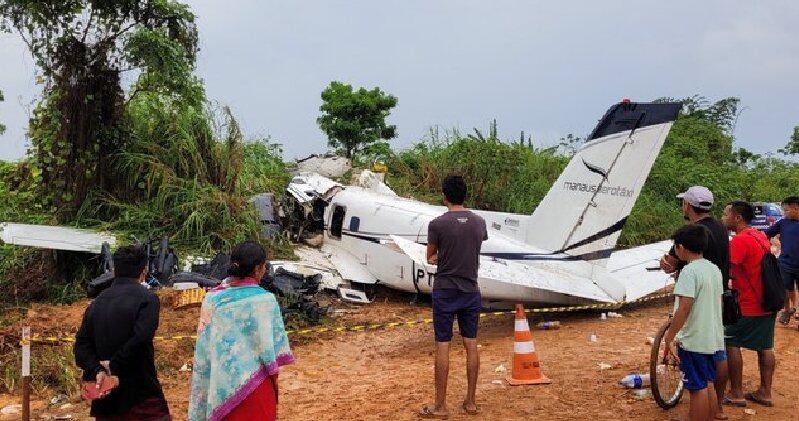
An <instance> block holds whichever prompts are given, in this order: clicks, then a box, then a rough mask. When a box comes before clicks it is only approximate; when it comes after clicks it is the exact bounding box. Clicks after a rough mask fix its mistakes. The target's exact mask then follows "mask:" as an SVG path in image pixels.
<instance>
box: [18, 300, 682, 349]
mask: <svg viewBox="0 0 799 421" xmlns="http://www.w3.org/2000/svg"><path fill="white" fill-rule="evenodd" d="M670 296H671V294H659V295H654V296H650V297H645V298H639V299H637V300H634V301H626V302H622V303H607V304H589V305H581V306H571V307H548V308H528V309H525V310H524V311H525V312H526V313H568V312H575V311H581V310H596V309H606V308H617V309H620V308H623V307H625V306H627V305H630V304H637V303H643V302H647V301H652V300H657V299H660V298H665V297H670ZM507 314H515V311H514V310H508V311H492V312H488V313H481V314H480V317H481V318H485V317H489V316H502V315H507ZM430 323H433V319H430V318H428V319H421V320H409V321H407V322H390V323H377V324H368V325H358V326H337V327H334V328H331V327H320V328H317V329H302V330H287V331H286V334H288V335H310V334H314V333H316V334H318V333H328V332H334V333H341V332H363V331H377V330H382V329H390V328H396V327H400V326H406V327H412V326H416V325H418V324H430ZM153 339H154V340H155V341H158V342H165V341H180V340H186V339H192V340H196V339H197V335H177V336H155V337H153ZM24 342H25V341H20V345H24ZM64 342H69V343H71V342H75V337H74V336H61V337H56V336H47V337H37V336H34V337H32V338H31V339H30V343H40V344H61V343H64Z"/></svg>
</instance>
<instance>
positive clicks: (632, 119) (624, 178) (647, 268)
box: [284, 100, 681, 304]
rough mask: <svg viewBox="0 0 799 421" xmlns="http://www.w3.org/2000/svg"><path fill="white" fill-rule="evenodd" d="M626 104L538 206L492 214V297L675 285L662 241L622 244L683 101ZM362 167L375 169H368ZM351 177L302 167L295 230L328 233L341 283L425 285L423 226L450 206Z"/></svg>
mask: <svg viewBox="0 0 799 421" xmlns="http://www.w3.org/2000/svg"><path fill="white" fill-rule="evenodd" d="M680 107H681V106H680V105H679V104H674V103H657V104H655V103H631V102H629V101H626V100H625V101H623V102H622V103H619V104H616V105H614V106H612V107H611V108H610V110H608V112H607V113H606V114H605V116H604V117H603V118H602V119H601V120H600V121H599V124H598V125H597V127H596V128H595V129H594V130H593V132H592V133H591V135H590V136H589V137H588V139H587V143H586V144H585V146H584V147H583V148H582V149H581V150H580V151H579V152H578V153H577V154H575V155H574V157H573V158H572V160H571V161H570V162H569V164H568V166H567V167H566V169H565V170H564V171H563V173H562V174H561V175H560V177H559V178H558V180H557V181H556V182H555V184H554V185H553V186H552V188H551V189H550V191H549V193H547V195H546V196H545V197H544V199H543V200H542V201H541V203H540V204H539V205H538V207H537V208H536V209H535V211H534V212H533V214H532V215H517V214H511V213H501V212H486V211H476V213H478V214H479V215H481V216H482V217H483V218H485V220H486V223H487V225H488V233H489V239H488V240H487V241H485V242H484V243H483V248H482V253H481V254H482V255H481V257H480V269H479V279H478V283H479V285H480V290H481V292H482V296H483V299H484V300H485V301H487V302H489V303H490V302H525V303H531V304H545V303H546V304H583V303H590V302H622V301H631V300H634V299H637V298H640V297H642V296H645V295H647V294H649V293H652V292H654V291H657V290H659V289H662V288H664V287H665V286H667V285H668V284H669V283H670V282H671V279H670V277H669V276H667V275H665V274H664V273H663V272H660V271H659V270H657V266H658V264H657V262H658V259H659V258H660V257H661V256H662V255H663V254H664V253H665V252H666V251H667V250H668V248H669V242H668V241H664V242H660V243H656V244H650V245H647V246H642V247H637V248H633V249H627V250H618V251H616V250H614V248H615V245H616V241H617V239H618V238H619V235H620V233H621V230H622V227H624V224H625V222H626V220H627V217H628V215H629V214H630V211H631V210H632V208H633V205H634V204H635V201H636V199H637V198H638V195H639V193H640V191H641V188H642V187H643V186H644V182H645V181H646V178H647V176H648V174H649V171H650V169H651V168H652V165H653V163H654V161H655V158H656V157H657V156H658V154H659V152H660V149H661V147H662V146H663V143H664V141H665V139H666V136H667V135H668V133H669V130H670V128H671V125H672V123H673V122H674V120H675V119H676V117H677V114H678V113H679V110H680ZM365 175H366V176H369V175H371V173H366V174H365ZM366 181H367V183H364V182H361V183H359V184H360V186H343V185H341V184H338V183H336V182H334V181H332V180H330V179H328V178H325V177H322V176H319V175H317V174H300V176H298V177H295V178H294V179H293V180H292V181H291V183H290V184H289V186H288V188H287V193H288V194H287V195H286V198H285V199H284V200H285V203H284V212H286V215H285V216H286V217H287V219H288V221H289V225H290V226H289V227H288V228H290V229H292V230H293V231H294V232H296V233H297V234H298V236H299V235H302V234H308V233H316V234H319V233H323V237H322V239H323V246H322V250H323V251H324V252H326V253H327V254H328V255H329V259H330V262H331V263H332V265H333V266H334V267H335V268H336V270H337V271H338V272H339V274H340V275H341V277H342V278H343V279H344V280H347V281H349V282H351V283H358V284H377V283H380V284H382V285H386V286H388V287H391V288H395V289H399V290H403V291H409V292H416V293H429V292H430V291H431V289H432V284H433V276H432V275H433V274H434V273H435V272H436V268H435V266H432V265H429V264H428V263H427V262H426V258H425V256H426V254H425V253H426V243H427V224H428V223H429V222H430V221H431V220H432V219H433V218H435V217H437V216H439V215H441V214H442V213H444V212H446V208H445V207H443V206H433V205H429V204H426V203H421V202H418V201H415V200H410V199H405V198H401V197H398V196H397V195H396V194H395V193H394V192H393V191H392V190H391V189H390V188H388V186H386V185H385V184H383V183H382V181H380V180H376V179H370V180H366Z"/></svg>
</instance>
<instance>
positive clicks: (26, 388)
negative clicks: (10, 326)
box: [22, 326, 31, 421]
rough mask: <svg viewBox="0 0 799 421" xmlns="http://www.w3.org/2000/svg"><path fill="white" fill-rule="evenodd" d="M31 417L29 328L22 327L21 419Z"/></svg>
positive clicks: (26, 419)
mask: <svg viewBox="0 0 799 421" xmlns="http://www.w3.org/2000/svg"><path fill="white" fill-rule="evenodd" d="M30 419H31V328H30V326H25V327H23V328H22V420H23V421H30Z"/></svg>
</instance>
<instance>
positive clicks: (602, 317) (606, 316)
mask: <svg viewBox="0 0 799 421" xmlns="http://www.w3.org/2000/svg"><path fill="white" fill-rule="evenodd" d="M599 319H600V320H607V319H608V313H602V315H601V316H599Z"/></svg>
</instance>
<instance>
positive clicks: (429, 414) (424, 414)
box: [419, 405, 449, 420]
mask: <svg viewBox="0 0 799 421" xmlns="http://www.w3.org/2000/svg"><path fill="white" fill-rule="evenodd" d="M434 411H435V408H431V407H430V406H428V405H425V406H423V407H422V410H421V411H419V418H424V419H430V420H446V419H449V415H447V414H436V413H435V412H434Z"/></svg>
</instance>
